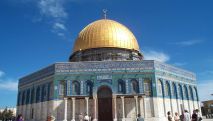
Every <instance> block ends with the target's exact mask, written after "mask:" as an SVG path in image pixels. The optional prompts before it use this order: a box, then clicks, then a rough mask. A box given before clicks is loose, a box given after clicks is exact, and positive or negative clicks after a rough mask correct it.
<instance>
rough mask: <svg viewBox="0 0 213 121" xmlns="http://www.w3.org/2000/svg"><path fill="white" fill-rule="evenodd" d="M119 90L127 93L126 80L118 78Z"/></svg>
mask: <svg viewBox="0 0 213 121" xmlns="http://www.w3.org/2000/svg"><path fill="white" fill-rule="evenodd" d="M118 92H119V93H123V94H124V93H125V82H124V81H123V80H118Z"/></svg>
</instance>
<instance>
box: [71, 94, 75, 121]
mask: <svg viewBox="0 0 213 121" xmlns="http://www.w3.org/2000/svg"><path fill="white" fill-rule="evenodd" d="M71 121H75V98H72V120H71Z"/></svg>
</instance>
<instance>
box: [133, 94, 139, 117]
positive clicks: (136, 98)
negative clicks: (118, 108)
mask: <svg viewBox="0 0 213 121" xmlns="http://www.w3.org/2000/svg"><path fill="white" fill-rule="evenodd" d="M134 98H135V109H136V117H137V115H138V113H139V112H138V96H134Z"/></svg>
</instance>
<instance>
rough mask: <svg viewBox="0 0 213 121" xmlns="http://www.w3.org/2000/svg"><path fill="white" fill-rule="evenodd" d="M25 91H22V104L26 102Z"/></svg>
mask: <svg viewBox="0 0 213 121" xmlns="http://www.w3.org/2000/svg"><path fill="white" fill-rule="evenodd" d="M25 97H26V96H25V91H24V92H23V93H22V102H21V104H22V105H24V104H25Z"/></svg>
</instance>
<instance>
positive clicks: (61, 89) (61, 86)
mask: <svg viewBox="0 0 213 121" xmlns="http://www.w3.org/2000/svg"><path fill="white" fill-rule="evenodd" d="M65 90H66V83H65V81H60V83H59V95H61V96H64V95H65V92H66V91H65Z"/></svg>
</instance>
